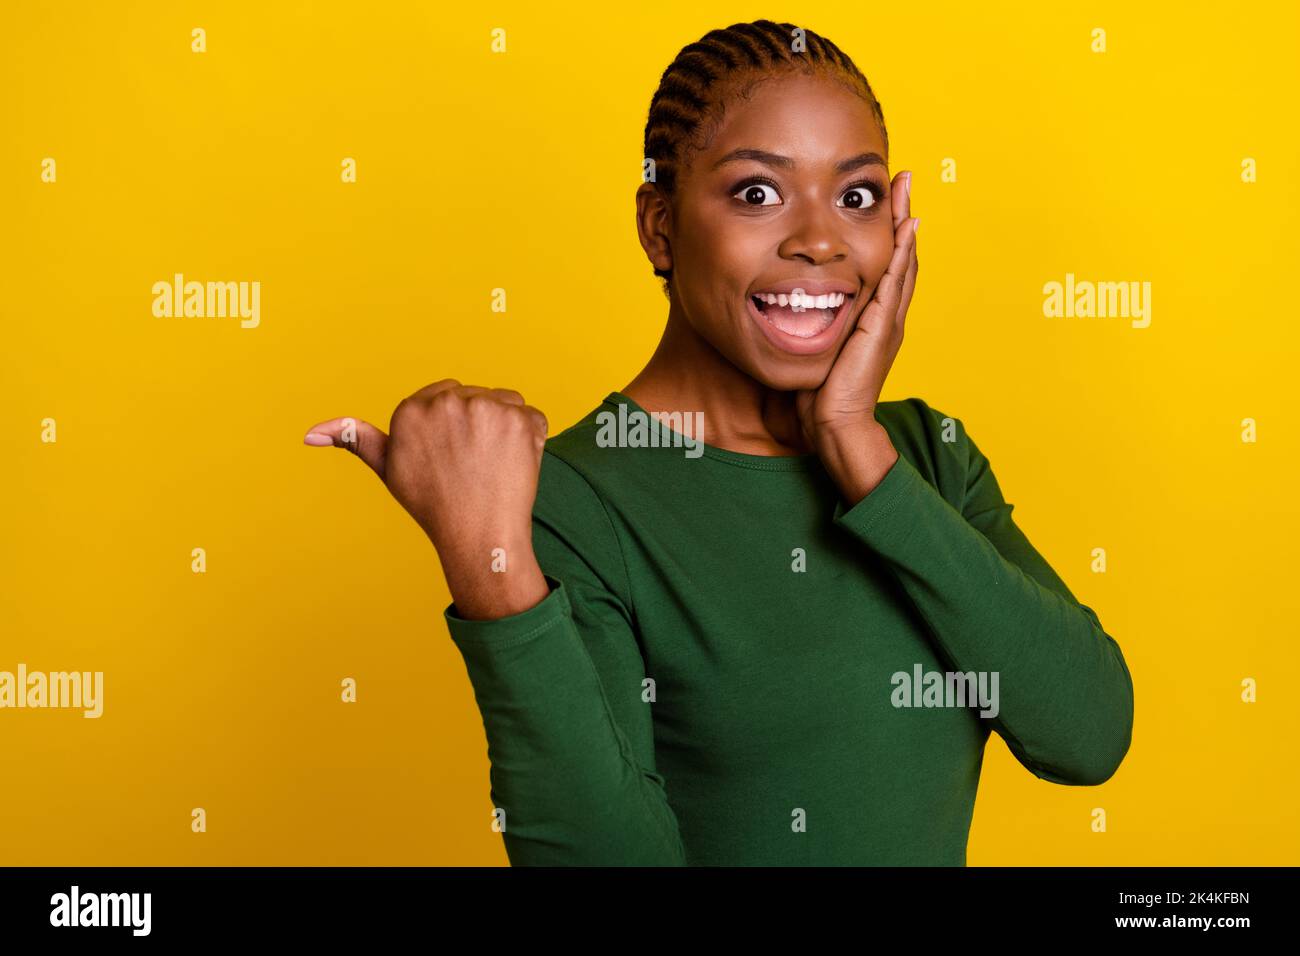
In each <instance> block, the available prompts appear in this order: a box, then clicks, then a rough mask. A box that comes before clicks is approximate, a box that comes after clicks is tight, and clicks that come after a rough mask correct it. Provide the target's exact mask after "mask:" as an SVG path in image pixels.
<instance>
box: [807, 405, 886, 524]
mask: <svg viewBox="0 0 1300 956" xmlns="http://www.w3.org/2000/svg"><path fill="white" fill-rule="evenodd" d="M820 444H821V448H819V450H818V455H819V457H820V458H821V460H822V464H823V465H824V467H825V468H826V471H827V473H828V474H829V475H830V476H831V479H832V480H833V481H834V482H835V485H836V487H838V488H839V490H840V493H841V494H842V495H843V496H844V499H845V501H846V502H847V503H848V504H849V506H850V507H852V506H853V505H855V504H857V503H858V502H859V501H861V500H862V499H863V498H865V497H866V496H867V495H869V494H871V492H872V491H874V490H875V488H876V486H877V485H879V484H880V483H881V482H882V481H883V480H884V478H885V475H887V474H888V473H889V471H890V469H891V468H893V467H894V464H895V462H897V461H898V450H897V449H896V448H894V443H893V442H892V441H891V440H890V438H889V433H888V432H887V431H886V430H885V427H884V426H883V425H881V424H880V423H879V422H876V421H874V420H873V421H871V422H868V423H865V424H860V425H855V426H853V427H851V428H839V429H829V430H827V431H826V433H825V435H824V440H823V441H822V442H821V443H820Z"/></svg>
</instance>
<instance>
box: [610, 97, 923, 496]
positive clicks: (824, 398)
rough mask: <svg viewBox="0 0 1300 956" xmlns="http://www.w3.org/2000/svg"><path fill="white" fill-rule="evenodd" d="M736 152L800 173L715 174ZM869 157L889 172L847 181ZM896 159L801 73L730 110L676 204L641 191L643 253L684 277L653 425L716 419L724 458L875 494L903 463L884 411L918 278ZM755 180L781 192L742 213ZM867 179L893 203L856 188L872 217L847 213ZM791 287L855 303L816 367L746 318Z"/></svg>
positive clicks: (870, 169)
mask: <svg viewBox="0 0 1300 956" xmlns="http://www.w3.org/2000/svg"><path fill="white" fill-rule="evenodd" d="M738 149H759V150H763V151H765V152H767V153H771V154H777V155H779V156H783V157H786V158H787V159H788V160H789V164H788V165H784V164H778V163H776V162H775V161H768V162H764V161H761V160H759V159H754V158H745V159H740V160H735V161H730V162H726V163H724V164H723V165H720V166H719V165H717V164H718V163H719V161H721V160H723V158H724V157H727V156H728V155H730V154H732V153H733V152H734V151H735V150H738ZM863 154H875V155H876V156H878V157H879V158H880V159H879V161H878V162H870V163H867V164H865V165H861V166H858V167H857V168H854V169H850V170H845V171H840V172H837V171H836V166H837V164H838V163H839V162H840V161H841V160H846V159H849V158H850V157H857V156H861V155H863ZM886 160H887V157H886V150H885V143H884V138H883V137H882V135H881V133H880V129H879V126H878V124H877V122H876V119H875V116H874V114H873V113H872V111H871V108H870V106H869V105H868V104H867V103H866V102H865V101H864V100H863V99H861V98H860V97H859V96H857V95H855V94H854V93H853V92H852V91H850V90H848V89H846V88H845V87H844V86H843V85H841V84H839V83H837V82H834V81H830V80H827V79H825V78H823V77H820V76H815V77H809V76H805V75H802V74H793V75H789V76H782V77H779V78H775V79H773V80H768V81H765V82H763V83H761V84H759V86H758V87H757V88H756V89H755V90H754V92H753V95H752V96H751V97H749V98H748V99H733V100H731V101H729V102H728V103H727V106H726V110H725V111H724V113H723V122H722V123H721V124H720V125H719V127H718V128H717V129H716V130H715V131H714V133H713V135H712V137H711V139H710V140H709V142H708V144H707V146H706V147H705V148H704V149H703V150H701V151H700V152H697V153H693V154H692V155H691V156H690V158H689V162H688V164H687V166H686V168H685V169H684V170H683V171H682V172H681V174H679V177H678V184H677V190H676V193H675V195H674V197H673V200H672V202H671V203H670V202H669V201H667V200H666V199H665V198H664V196H663V194H662V192H661V191H660V190H659V189H658V188H656V186H655V185H654V184H652V183H643V184H642V185H641V186H640V187H639V189H638V190H637V196H636V199H637V230H638V234H639V236H640V240H641V245H642V247H643V248H644V249H645V251H646V255H647V256H648V257H649V259H650V261H651V263H652V264H653V265H654V266H655V267H656V268H659V269H665V270H666V269H669V268H671V269H672V270H673V277H672V300H671V305H670V307H669V312H668V323H667V327H666V328H665V330H664V334H663V338H662V339H661V341H660V343H659V346H658V348H657V349H656V351H655V353H654V355H653V356H652V357H651V359H650V361H649V363H648V364H647V365H646V367H645V368H644V369H642V371H641V372H640V374H638V375H637V376H636V378H634V379H633V380H632V382H631V383H630V384H629V385H628V386H627V387H626V388H624V389H623V392H624V394H626V395H627V396H628V397H630V398H631V399H633V400H634V401H635V402H636V403H637V404H638V405H641V406H642V407H643V408H645V409H646V410H648V411H652V412H653V411H674V410H676V411H682V410H698V411H703V413H704V420H705V427H706V432H705V435H706V437H705V440H706V441H707V442H708V443H709V444H711V445H715V446H718V447H720V448H726V449H730V450H732V451H738V452H745V453H748V454H754V455H795V454H805V453H808V452H816V453H817V454H818V455H819V456H820V457H821V458H822V459H823V463H824V464H825V465H826V467H827V470H828V472H829V473H830V474H831V476H832V477H833V478H834V479H835V480H836V483H837V485H839V487H840V488H841V490H842V491H844V493H845V495H846V497H847V498H848V500H849V502H850V503H853V502H856V501H858V500H860V499H861V498H862V497H864V496H865V495H866V494H868V493H869V492H870V490H871V489H872V488H874V487H875V485H876V484H878V483H879V481H880V479H881V478H882V477H883V476H884V474H885V472H887V471H888V470H889V467H890V466H891V465H892V464H893V462H894V461H895V460H896V458H897V452H895V451H894V449H893V447H892V445H891V444H890V442H889V439H888V436H887V435H885V433H884V430H883V428H881V427H880V426H879V424H878V423H877V422H876V421H875V418H874V409H875V404H876V402H877V401H878V400H879V396H880V391H881V387H882V386H883V384H884V379H885V375H886V374H887V373H888V371H889V368H890V367H891V366H892V364H893V360H894V357H895V356H896V355H897V353H898V349H899V346H900V345H901V344H902V338H903V321H904V318H905V316H906V314H907V306H908V303H909V302H910V301H911V297H912V290H913V288H914V287H915V284H916V273H917V259H916V243H915V236H914V233H915V220H912V219H910V218H909V217H910V203H909V195H908V188H907V187H908V185H909V183H910V173H907V172H902V173H899V174H898V176H896V177H894V179H893V180H892V182H891V180H890V179H889V175H888V169H887V166H886V165H885V162H886ZM754 176H759V177H763V178H764V179H768V180H771V181H772V182H773V183H774V184H775V188H772V187H765V190H767V191H768V192H767V194H765V195H764V196H763V197H762V203H761V204H759V205H755V204H753V203H752V202H746V201H744V193H745V192H746V189H745V187H744V185H743V184H745V183H748V182H752V179H751V177H754ZM864 179H865V180H870V181H871V182H872V183H874V185H875V186H876V188H877V191H878V194H879V195H880V197H881V198H880V200H879V201H875V200H874V197H872V194H871V193H870V192H869V191H867V190H864V189H861V188H858V189H857V190H856V192H857V196H858V199H859V201H860V205H859V206H858V207H857V208H851V207H850V206H848V205H846V204H844V197H845V195H846V192H847V187H850V186H851V185H852V184H859V183H861V182H862V181H863V180H864ZM737 184H742V185H741V189H740V190H739V194H740V195H741V198H737V191H736V190H735V189H733V187H735V186H736V185H737ZM772 193H774V194H775V195H772ZM868 197H870V201H869V203H862V202H861V200H862V199H864V198H868ZM864 206H866V207H867V208H863V207H864ZM784 278H825V279H833V280H842V281H847V282H849V283H851V284H852V285H853V287H854V288H855V289H856V290H857V291H856V293H855V296H854V300H853V302H851V303H850V308H851V310H852V311H851V314H850V316H849V319H848V320H847V321H846V322H845V323H844V324H843V327H842V328H841V329H840V331H839V334H838V335H837V336H836V337H835V340H834V341H833V342H832V343H829V344H828V346H827V347H826V348H825V349H824V350H822V351H820V352H818V353H816V354H811V355H791V354H788V353H786V352H784V351H782V350H780V349H779V348H776V347H774V346H773V345H772V344H771V343H770V342H769V341H768V339H767V338H766V337H765V336H764V335H763V334H762V333H761V331H760V330H759V328H758V327H757V326H756V324H755V322H754V319H753V318H752V316H751V315H750V314H749V312H748V311H747V309H746V306H745V300H746V298H747V295H748V293H749V292H752V291H755V290H756V289H761V288H764V287H765V286H767V285H770V284H772V283H774V282H775V281H777V280H779V279H784Z"/></svg>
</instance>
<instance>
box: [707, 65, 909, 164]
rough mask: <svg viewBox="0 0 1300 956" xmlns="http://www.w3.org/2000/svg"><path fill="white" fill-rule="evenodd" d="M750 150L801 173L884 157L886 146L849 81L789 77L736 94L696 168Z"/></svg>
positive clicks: (717, 122)
mask: <svg viewBox="0 0 1300 956" xmlns="http://www.w3.org/2000/svg"><path fill="white" fill-rule="evenodd" d="M749 148H753V149H761V150H765V151H768V152H772V153H779V154H781V155H783V156H788V157H790V158H791V159H792V160H794V162H795V164H796V166H799V167H812V166H832V167H833V166H834V165H835V164H836V163H838V162H839V161H840V160H842V159H844V158H846V157H847V156H850V155H854V154H857V153H863V152H877V153H880V154H881V155H884V153H885V141H884V137H883V136H882V135H881V132H880V125H879V123H878V121H877V120H876V116H875V112H874V110H873V109H872V106H871V104H870V103H869V102H868V101H867V99H866V98H865V97H864V96H863V95H862V94H861V93H859V92H857V91H856V90H855V89H854V88H853V87H852V86H850V85H849V82H848V81H847V80H840V79H838V78H835V77H831V76H827V75H825V74H822V73H820V72H819V73H814V74H811V75H810V74H804V73H787V74H779V75H776V76H773V77H765V78H761V79H760V80H759V81H758V82H757V83H754V84H753V85H752V86H750V87H749V88H744V87H741V88H739V89H737V90H733V91H731V92H730V95H728V96H727V97H726V98H725V99H724V101H723V108H722V111H721V115H720V116H719V117H718V118H717V119H716V120H715V124H714V128H713V130H712V133H711V135H710V137H709V139H708V141H707V142H706V144H705V145H704V146H703V148H702V149H701V150H700V151H699V152H698V153H697V154H696V157H695V160H694V161H693V162H692V163H691V165H692V166H693V167H695V169H696V170H697V171H701V172H702V171H708V170H710V169H712V167H713V165H714V164H715V163H716V162H717V161H718V160H719V159H721V158H723V157H724V156H726V155H727V154H728V153H730V152H732V151H733V150H736V149H749Z"/></svg>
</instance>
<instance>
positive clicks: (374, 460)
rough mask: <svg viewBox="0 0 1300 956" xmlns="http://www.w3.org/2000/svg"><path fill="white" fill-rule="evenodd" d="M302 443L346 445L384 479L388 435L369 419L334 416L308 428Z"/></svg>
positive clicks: (339, 446)
mask: <svg viewBox="0 0 1300 956" xmlns="http://www.w3.org/2000/svg"><path fill="white" fill-rule="evenodd" d="M303 444H305V445H314V446H319V447H322V448H323V447H325V446H326V445H333V446H334V447H335V448H346V449H347V450H348V451H350V452H352V453H353V454H354V455H356V456H357V457H358V458H360V459H361V460H362V461H364V462H365V463H366V464H367V465H369V466H370V467H371V468H372V469H373V470H374V472H375V474H377V475H378V476H379V478H380V480H384V469H385V465H386V463H387V459H388V436H387V435H386V434H384V433H383V432H382V431H380V430H379V429H378V428H376V427H375V426H374V425H371V424H370V423H369V422H363V421H361V420H360V419H358V418H331V419H330V420H329V421H327V422H321V423H320V424H319V425H313V426H312V427H311V428H309V429H307V434H306V436H305V437H304V438H303Z"/></svg>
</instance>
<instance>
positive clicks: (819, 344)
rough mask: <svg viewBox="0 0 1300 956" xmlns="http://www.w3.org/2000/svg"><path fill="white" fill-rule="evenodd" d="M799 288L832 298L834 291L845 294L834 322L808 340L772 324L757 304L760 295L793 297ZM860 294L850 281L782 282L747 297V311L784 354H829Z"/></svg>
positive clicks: (765, 287) (758, 289)
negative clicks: (764, 293)
mask: <svg viewBox="0 0 1300 956" xmlns="http://www.w3.org/2000/svg"><path fill="white" fill-rule="evenodd" d="M795 289H802V290H803V291H804V292H806V293H807V294H808V295H829V294H830V293H832V292H843V293H844V301H843V302H842V303H840V307H839V310H838V311H837V312H836V313H835V319H834V321H832V322H831V324H830V325H828V326H826V328H824V329H822V330H821V331H820V332H818V333H817V334H816V335H813V336H810V337H808V338H800V337H799V336H797V335H791V334H789V333H788V332H782V331H781V330H780V329H778V328H777V327H776V326H775V325H773V324H772V323H771V322H769V321H768V320H767V318H766V317H765V316H764V315H763V313H762V312H759V311H758V306H756V305H754V296H756V295H758V294H759V293H760V292H772V293H777V294H780V293H784V294H786V295H789V294H790V293H791V292H793V291H794V290H795ZM856 293H857V287H856V286H854V285H851V284H850V283H847V282H825V281H823V282H813V281H806V282H800V281H790V282H781V283H777V284H776V285H765V286H761V287H759V288H757V289H755V290H754V291H753V292H752V293H749V294H747V295H746V296H745V308H746V309H748V310H749V314H750V316H751V317H752V318H753V320H754V321H755V322H757V323H758V327H759V328H760V329H762V330H763V334H764V335H765V336H766V337H767V340H768V341H769V342H771V343H772V345H773V346H775V347H776V348H778V349H780V350H781V351H782V352H788V353H789V354H791V355H816V354H817V353H819V352H824V351H826V350H827V349H828V348H830V347H831V346H832V345H834V344H835V340H836V339H838V338H839V337H840V330H841V329H843V328H844V323H845V322H846V321H847V320H848V315H849V312H850V310H851V309H852V306H853V303H854V302H856V301H857V295H856Z"/></svg>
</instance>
